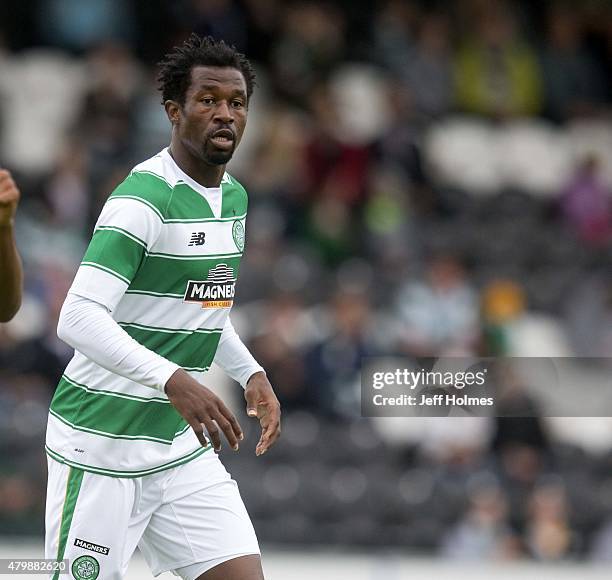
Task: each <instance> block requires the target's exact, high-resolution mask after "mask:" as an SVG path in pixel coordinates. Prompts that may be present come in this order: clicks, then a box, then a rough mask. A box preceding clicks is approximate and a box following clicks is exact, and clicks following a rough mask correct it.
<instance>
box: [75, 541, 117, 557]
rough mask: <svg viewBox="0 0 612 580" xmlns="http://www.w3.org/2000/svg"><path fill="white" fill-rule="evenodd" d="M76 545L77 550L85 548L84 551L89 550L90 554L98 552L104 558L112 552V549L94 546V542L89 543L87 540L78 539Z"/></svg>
mask: <svg viewBox="0 0 612 580" xmlns="http://www.w3.org/2000/svg"><path fill="white" fill-rule="evenodd" d="M74 545H75V546H76V547H77V548H83V549H84V550H89V551H90V552H97V553H98V554H102V555H103V556H108V553H109V552H110V549H109V548H107V547H106V546H100V545H98V544H94V543H93V542H87V541H86V540H81V538H76V539H75V540H74Z"/></svg>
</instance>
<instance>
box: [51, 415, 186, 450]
mask: <svg viewBox="0 0 612 580" xmlns="http://www.w3.org/2000/svg"><path fill="white" fill-rule="evenodd" d="M49 413H50V414H51V415H53V416H54V417H55V418H56V419H57V420H58V421H61V422H62V423H63V424H64V425H67V426H68V427H70V428H71V429H75V430H77V431H82V432H83V433H90V434H91V435H99V436H100V437H107V438H108V439H124V440H126V441H152V442H153V443H161V444H162V445H172V443H173V441H166V440H164V439H157V438H156V437H145V436H134V437H130V436H128V435H113V434H112V433H105V432H104V431H98V430H97V429H89V428H87V427H81V426H79V425H75V424H74V423H71V422H70V421H68V420H66V419H64V418H63V417H62V416H61V415H58V414H57V413H56V412H55V411H54V410H53V409H49ZM187 427H189V425H187Z"/></svg>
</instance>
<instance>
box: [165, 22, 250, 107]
mask: <svg viewBox="0 0 612 580" xmlns="http://www.w3.org/2000/svg"><path fill="white" fill-rule="evenodd" d="M157 66H158V67H159V74H158V75H157V81H158V83H159V90H160V91H161V93H162V104H164V103H165V102H166V101H168V100H172V101H177V102H178V103H179V104H181V105H184V104H185V94H186V93H187V89H188V88H189V84H190V83H191V69H192V68H193V67H194V66H218V67H230V68H235V69H237V70H239V71H240V72H241V73H242V76H243V77H244V80H245V82H246V88H247V99H250V98H251V94H252V93H253V89H254V87H255V71H254V70H253V67H252V65H251V63H250V62H249V61H248V59H247V58H246V57H245V56H244V54H242V53H240V52H238V51H237V50H236V49H235V48H234V47H233V46H231V45H229V44H226V43H225V42H223V40H215V39H214V38H213V37H212V36H205V37H204V38H202V37H201V36H198V35H197V34H195V33H193V34H191V36H190V37H189V38H188V39H187V40H185V42H183V44H181V45H179V46H175V47H174V48H173V49H172V50H171V51H170V52H169V53H167V54H166V55H165V56H164V58H163V59H162V60H161V61H160V62H159V63H158V64H157Z"/></svg>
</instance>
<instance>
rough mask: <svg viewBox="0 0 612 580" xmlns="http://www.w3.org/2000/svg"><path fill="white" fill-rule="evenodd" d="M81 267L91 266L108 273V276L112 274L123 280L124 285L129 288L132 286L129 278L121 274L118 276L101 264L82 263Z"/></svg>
mask: <svg viewBox="0 0 612 580" xmlns="http://www.w3.org/2000/svg"><path fill="white" fill-rule="evenodd" d="M81 266H89V267H91V268H97V269H98V270H100V271H102V272H106V273H107V274H111V275H112V276H114V277H115V278H117V279H118V280H121V281H122V282H123V283H124V284H127V285H128V286H129V284H130V281H129V280H128V279H127V278H125V277H124V276H122V275H121V274H118V273H117V272H115V271H114V270H111V269H110V268H107V267H106V266H102V265H100V264H96V263H95V262H81Z"/></svg>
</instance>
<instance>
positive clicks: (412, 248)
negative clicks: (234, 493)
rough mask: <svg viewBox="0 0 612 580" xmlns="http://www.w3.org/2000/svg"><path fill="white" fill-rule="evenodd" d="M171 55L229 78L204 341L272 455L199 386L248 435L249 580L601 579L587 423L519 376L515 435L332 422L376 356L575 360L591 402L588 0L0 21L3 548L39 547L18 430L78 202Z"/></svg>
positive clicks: (100, 191)
mask: <svg viewBox="0 0 612 580" xmlns="http://www.w3.org/2000/svg"><path fill="white" fill-rule="evenodd" d="M191 31H196V32H198V33H200V34H212V35H213V36H214V37H216V38H222V39H225V40H226V41H228V42H230V43H232V44H234V45H235V46H236V47H237V48H239V49H240V50H241V51H244V52H245V53H246V54H247V56H248V57H249V58H251V59H252V60H253V61H254V63H256V67H257V72H258V87H257V89H256V93H255V95H254V97H253V100H252V103H251V107H250V115H249V124H248V127H247V132H246V136H245V139H244V140H243V143H242V145H241V147H240V149H239V151H238V154H237V155H236V157H235V159H234V160H233V161H232V162H231V164H230V166H229V171H230V173H232V174H233V175H234V176H236V177H237V178H238V179H239V180H240V181H241V182H243V183H244V184H245V186H246V188H247V190H248V191H249V194H250V207H249V219H248V224H247V251H246V258H245V260H244V261H243V266H242V269H241V274H240V280H239V282H238V293H237V296H238V300H237V303H236V306H235V307H234V310H233V311H232V312H233V314H232V318H233V321H234V325H235V326H236V327H237V329H238V331H239V333H240V334H241V336H242V338H243V340H244V341H245V342H246V343H247V344H248V345H249V346H250V348H251V349H252V351H253V353H254V354H255V356H256V357H257V358H258V360H259V361H260V363H261V364H262V365H263V366H264V367H265V368H266V369H267V372H268V375H269V377H270V380H271V382H272V384H273V385H274V387H275V389H276V391H277V393H278V397H279V399H280V400H281V403H282V405H283V409H284V432H283V437H282V439H281V441H279V443H278V444H277V447H276V448H275V449H274V451H273V452H271V453H269V454H267V455H266V456H265V457H263V458H257V459H256V458H255V456H254V454H252V453H251V448H252V447H254V442H255V440H256V438H257V436H258V433H257V429H255V426H253V425H249V424H248V423H247V420H246V418H245V416H244V411H243V410H242V407H243V405H242V403H241V401H240V397H241V393H240V388H239V387H238V386H237V385H235V384H228V381H227V379H225V378H224V377H223V376H222V375H220V374H219V373H212V375H211V380H210V382H209V386H211V387H212V388H214V389H217V390H219V391H221V392H223V393H225V394H224V396H225V397H227V398H229V399H230V400H231V399H233V400H234V403H235V405H236V408H237V409H238V410H239V413H240V418H241V419H242V424H243V426H244V427H245V428H248V444H247V445H246V446H243V450H242V451H241V453H240V454H239V455H237V456H235V457H234V456H230V455H229V454H228V453H225V454H224V459H225V463H226V465H227V467H228V469H229V470H230V471H231V472H232V474H233V475H234V477H235V478H236V479H237V480H238V482H239V484H240V488H241V492H242V494H243V497H244V499H245V503H246V505H247V507H248V509H249V511H250V513H251V515H252V518H253V520H254V524H255V528H256V530H257V532H258V535H259V537H260V540H261V542H262V544H263V545H264V546H273V548H271V549H269V550H268V551H267V552H266V553H267V554H268V558H269V560H268V561H269V562H271V565H272V566H277V567H276V568H274V570H275V572H274V574H275V575H274V576H273V578H282V577H285V578H286V577H292V578H298V576H297V572H293V573H292V575H291V574H290V575H289V576H287V574H286V573H285V570H286V568H283V565H284V564H283V563H284V562H286V563H287V564H286V565H287V567H288V569H290V570H291V569H294V568H295V565H296V564H295V562H296V560H295V558H293V559H292V557H291V556H283V554H284V553H285V552H284V550H289V552H287V554H300V555H301V556H300V557H306V556H305V555H308V554H310V555H312V554H313V553H316V550H319V549H321V547H325V548H326V550H327V553H328V554H331V556H330V557H328V559H327V560H325V558H323V559H319V560H316V559H315V560H311V561H310V564H308V566H310V568H309V570H315V569H316V565H317V564H316V562H319V563H321V562H327V564H325V565H320V568H321V569H320V570H319V571H317V574H318V575H319V576H320V577H321V578H328V577H329V578H332V577H333V578H335V579H341V578H343V577H350V578H353V579H354V578H361V577H363V578H366V577H367V578H383V577H384V578H405V577H411V578H417V575H416V570H417V568H415V567H411V566H408V567H406V568H403V567H402V565H400V564H397V562H396V564H389V560H382V559H380V558H379V559H378V560H371V561H370V562H371V564H370V567H368V566H363V565H361V563H360V562H361V560H359V559H356V558H362V557H364V554H366V555H371V557H372V558H375V556H374V555H375V554H380V553H381V550H382V551H385V552H384V553H386V551H387V550H392V551H393V553H395V554H399V555H400V556H401V557H403V558H409V560H408V562H411V561H412V560H410V558H412V557H414V558H419V562H422V561H424V562H426V563H427V564H426V571H425V572H423V575H424V576H430V575H431V573H437V572H436V570H438V568H436V566H441V567H443V566H448V563H449V562H451V563H452V562H454V561H458V560H459V561H462V562H469V561H472V562H493V563H503V564H504V566H513V565H519V564H512V562H519V563H520V565H521V566H524V565H530V564H525V562H527V563H528V562H536V561H537V562H538V563H540V564H539V565H538V567H537V568H536V569H535V570H536V572H535V573H537V574H538V575H539V577H540V578H541V577H542V576H541V574H542V573H544V572H545V571H546V570H555V571H556V572H555V574H556V575H555V576H554V577H555V578H559V577H572V578H574V577H575V578H586V577H587V576H586V574H587V571H588V570H591V569H595V567H596V566H597V565H598V564H600V563H603V562H608V563H609V562H610V561H612V420H611V419H609V418H582V419H579V418H556V419H555V418H549V417H546V409H538V408H537V404H536V402H534V401H532V400H530V398H529V396H528V395H527V394H526V393H525V391H524V389H523V386H524V385H522V384H521V381H520V380H519V379H518V378H515V379H510V380H509V383H510V384H509V385H508V389H507V392H508V394H507V398H506V404H507V406H508V409H511V410H514V411H517V410H518V411H517V412H518V414H520V410H525V409H529V414H531V415H534V416H533V417H531V418H529V419H519V418H505V419H491V418H473V417H472V418H469V417H458V418H437V419H434V418H430V419H415V418H410V419H404V420H402V419H362V418H360V400H359V395H360V390H359V380H360V376H359V371H360V361H361V358H362V357H364V356H375V355H382V354H393V355H406V356H427V355H432V356H433V355H447V356H471V355H488V356H493V355H505V356H564V357H587V356H588V357H601V358H600V359H599V362H597V361H595V360H591V361H590V362H589V363H588V364H587V365H583V368H582V370H583V371H584V375H585V377H586V376H588V377H589V380H591V379H592V380H596V381H597V380H599V381H600V383H601V381H602V377H603V378H604V380H605V382H604V384H605V385H606V386H607V385H609V378H608V377H609V376H610V374H609V373H610V370H611V366H610V365H609V364H606V363H605V358H606V357H612V274H611V270H610V259H611V258H612V205H611V195H612V86H611V83H610V79H611V78H612V4H611V3H610V2H609V1H607V0H585V1H583V2H580V3H576V2H571V1H567V2H563V1H554V0H549V1H540V2H531V1H528V0H524V1H518V0H517V1H513V2H498V1H497V0H462V1H460V0H457V1H448V2H442V1H438V2H436V1H425V0H423V1H421V2H417V1H408V0H406V1H398V0H395V1H393V0H391V1H370V2H360V1H357V0H351V1H348V0H346V1H335V2H317V1H281V0H175V1H172V2H170V1H164V0H20V2H3V3H2V4H0V166H3V167H7V168H8V169H10V170H11V171H12V172H13V173H14V176H15V179H16V181H17V183H18V184H19V186H20V188H21V190H22V201H21V204H20V207H19V210H18V219H17V236H18V245H19V248H20V251H21V253H22V256H23V259H24V264H25V271H26V280H25V292H26V293H25V298H24V303H23V307H22V309H21V311H20V313H19V314H18V316H17V317H16V318H15V319H14V320H13V321H12V322H11V323H9V324H6V325H0V535H2V536H4V538H5V542H8V544H6V545H9V546H15V545H19V544H21V543H22V541H26V540H25V538H27V539H28V540H27V541H28V542H33V544H32V545H33V546H36V547H38V548H37V549H39V547H40V545H41V538H42V534H43V529H44V496H45V480H46V459H45V456H44V453H43V440H44V430H45V422H46V413H47V408H48V403H49V401H50V398H51V395H52V393H53V391H54V388H55V385H56V383H57V381H58V378H59V376H60V374H61V372H62V370H63V368H64V366H65V365H66V363H67V361H68V360H69V358H70V357H71V354H72V353H71V351H70V349H69V348H68V347H67V346H66V345H65V344H63V343H62V342H61V341H59V339H58V338H57V337H56V335H55V328H56V323H57V316H58V313H59V309H60V307H61V304H62V302H63V300H64V297H65V295H66V292H67V289H68V287H69V286H70V283H71V281H72V277H73V275H74V273H75V271H76V268H77V266H78V263H79V261H80V259H81V257H82V255H83V253H84V250H85V248H86V245H87V243H88V241H89V238H90V235H91V233H92V228H93V224H94V223H95V220H96V217H97V215H98V213H99V211H100V208H101V206H102V204H103V203H104V201H105V199H106V197H107V196H108V195H109V194H110V192H111V191H112V190H113V188H114V187H115V186H116V185H117V184H118V183H119V182H120V181H121V180H122V179H123V178H124V177H125V175H126V174H127V173H128V172H129V170H130V169H131V167H132V166H133V165H134V164H136V163H137V162H139V161H141V160H143V159H145V158H147V157H149V156H151V155H153V154H155V153H156V152H158V151H159V150H160V149H162V148H163V147H165V146H166V145H167V144H168V142H169V124H168V121H167V119H166V117H165V113H164V111H163V108H162V106H161V104H160V96H159V94H158V93H157V91H156V83H155V63H156V62H157V61H158V60H159V59H160V58H161V57H162V56H163V54H164V53H165V52H166V51H167V50H168V49H170V48H171V47H172V46H174V45H175V44H177V43H179V42H180V41H181V40H182V39H184V38H185V37H186V36H187V35H188V34H189V33H190V32H191ZM577 364H580V363H579V362H577ZM585 380H587V379H585ZM576 388H577V389H580V388H581V385H580V384H576ZM534 405H535V407H534ZM21 538H24V539H23V540H22V539H21ZM0 551H1V549H0ZM340 554H343V556H342V557H341V556H340ZM351 554H352V555H351ZM356 554H360V556H357V555H356ZM9 555H10V554H9ZM296 557H297V556H296ZM283 558H284V559H283ZM420 558H425V560H420ZM402 561H403V560H402ZM415 561H416V560H415ZM568 561H572V562H574V564H573V565H572V566H573V567H572V566H569V567H568V566H566V565H565V564H564V565H563V567H562V568H560V567H559V563H560V562H561V563H566V562H568ZM334 562H336V564H337V563H338V562H343V566H342V568H340V569H336V568H334V567H333V566H334V564H333V563H334ZM372 562H374V563H372ZM542 562H545V563H546V564H545V565H543V564H541V563H542ZM466 565H467V564H466ZM555 565H556V566H557V567H556V568H555V567H554V566H555ZM385 566H386V568H385ZM500 566H501V564H500ZM546 566H551V567H550V568H547V567H546ZM332 568H333V570H334V571H333V573H332V572H330V570H331V569H332ZM370 569H371V572H370ZM443 569H446V570H452V571H454V573H455V575H454V576H453V575H452V574H453V572H451V576H449V577H455V578H456V570H457V568H456V567H454V565H453V567H451V568H439V570H443ZM502 569H504V568H502V567H498V568H496V570H498V571H501V570H502ZM349 570H352V572H349ZM411 570H412V571H413V572H414V574H411V573H410V571H411ZM419 570H420V568H419ZM466 570H467V568H466ZM521 570H526V568H525V569H523V568H521ZM343 571H344V572H343ZM499 573H500V574H501V572H499ZM135 574H136V572H135ZM140 574H141V575H140V576H139V575H138V574H136V575H134V576H131V577H133V578H140V577H143V578H144V577H147V572H146V570H145V569H144V568H142V570H141V572H140ZM364 574H365V575H364ZM440 574H442V572H440ZM521 574H522V577H528V573H527V572H522V573H521ZM567 574H569V576H567ZM486 576H487V577H491V576H495V573H494V572H489V573H487V575H486ZM419 577H420V576H419ZM442 577H446V576H444V575H441V576H440V578H442ZM483 577H484V576H483ZM500 577H501V576H500ZM513 577H516V575H513Z"/></svg>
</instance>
